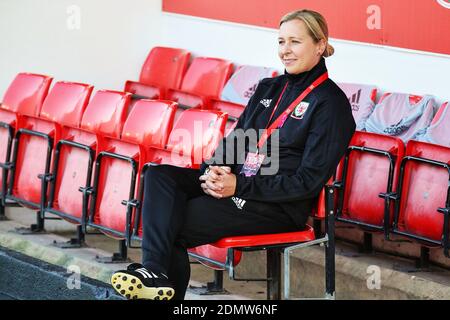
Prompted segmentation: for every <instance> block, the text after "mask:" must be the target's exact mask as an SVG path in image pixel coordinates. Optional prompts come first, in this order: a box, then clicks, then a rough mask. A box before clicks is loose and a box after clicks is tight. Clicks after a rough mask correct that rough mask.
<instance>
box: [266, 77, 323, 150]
mask: <svg viewBox="0 0 450 320" xmlns="http://www.w3.org/2000/svg"><path fill="white" fill-rule="evenodd" d="M327 79H328V72H325V73H324V74H322V75H321V76H320V77H319V78H317V79H316V80H315V81H314V82H313V83H312V84H311V85H310V86H309V87H308V88H306V90H305V91H303V92H302V93H301V94H300V95H299V96H298V98H297V99H295V100H294V102H292V103H291V104H290V105H289V107H287V108H286V110H284V111H283V113H282V114H280V115H279V116H278V118H277V119H276V120H275V121H274V122H273V123H272V124H271V125H270V126H269V128H266V129H265V130H264V132H263V134H262V136H261V138H260V139H259V141H258V144H257V147H258V149H260V148H261V147H262V146H263V144H264V143H265V142H266V141H267V139H268V138H269V137H270V135H271V134H272V132H273V130H274V129H275V128H278V127H280V126H282V125H283V124H284V121H285V120H286V119H287V117H288V116H289V114H290V113H291V112H292V111H294V108H295V107H296V106H297V105H298V104H299V103H300V102H301V101H302V100H303V99H304V98H305V97H306V96H307V95H308V94H310V93H311V91H313V90H314V89H315V88H317V87H318V86H319V85H320V84H322V82H324V81H325V80H327ZM286 87H287V83H286V85H285V86H284V88H283V91H282V92H281V95H280V97H279V98H278V101H277V104H276V105H275V107H274V109H273V111H272V115H271V116H270V119H269V123H270V120H272V117H273V115H274V114H275V110H276V109H277V108H278V104H279V103H280V101H281V97H282V96H283V93H284V91H285V90H286Z"/></svg>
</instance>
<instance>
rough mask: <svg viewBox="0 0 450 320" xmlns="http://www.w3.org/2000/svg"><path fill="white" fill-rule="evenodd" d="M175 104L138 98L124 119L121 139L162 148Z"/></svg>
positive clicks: (165, 142) (171, 121)
mask: <svg viewBox="0 0 450 320" xmlns="http://www.w3.org/2000/svg"><path fill="white" fill-rule="evenodd" d="M176 110H177V104H176V103H174V102H172V101H163V100H139V101H138V102H137V103H136V104H135V106H134V108H133V110H132V111H131V113H130V114H129V115H128V118H127V120H126V121H125V124H124V127H123V131H122V135H121V139H122V140H123V141H127V142H130V143H133V144H141V145H144V146H146V147H157V148H164V147H165V146H166V144H167V140H168V139H169V134H170V132H171V131H172V127H173V120H174V117H175V112H176Z"/></svg>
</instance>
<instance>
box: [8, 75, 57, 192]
mask: <svg viewBox="0 0 450 320" xmlns="http://www.w3.org/2000/svg"><path fill="white" fill-rule="evenodd" d="M51 82H52V78H51V77H48V76H44V75H39V74H32V73H19V74H18V75H16V77H15V78H14V80H13V81H12V82H11V84H10V85H9V87H8V89H7V90H6V92H5V94H4V97H3V101H2V102H1V104H0V122H3V123H4V124H6V125H7V126H10V129H8V128H6V127H4V126H1V127H0V162H8V161H9V160H10V154H11V146H12V139H13V135H14V129H15V127H16V122H17V114H16V113H23V114H29V115H38V114H39V111H40V109H41V106H42V103H43V101H44V99H45V97H46V96H47V93H48V89H49V87H50V84H51ZM2 180H3V177H2V176H0V185H2Z"/></svg>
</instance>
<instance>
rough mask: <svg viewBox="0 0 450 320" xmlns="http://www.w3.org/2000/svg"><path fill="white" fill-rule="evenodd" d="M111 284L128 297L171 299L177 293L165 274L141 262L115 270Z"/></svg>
mask: <svg viewBox="0 0 450 320" xmlns="http://www.w3.org/2000/svg"><path fill="white" fill-rule="evenodd" d="M111 285H112V286H113V288H114V289H115V290H116V291H117V292H118V293H119V294H121V295H122V296H124V297H125V298H127V299H147V300H170V299H172V297H173V295H174V294H175V290H174V289H173V287H172V285H171V284H170V282H169V280H168V279H167V276H166V275H165V274H163V273H156V272H152V271H151V270H149V269H146V268H145V267H144V266H143V265H141V264H139V263H132V264H130V265H129V266H128V267H127V270H119V271H117V272H115V273H114V274H113V275H112V276H111Z"/></svg>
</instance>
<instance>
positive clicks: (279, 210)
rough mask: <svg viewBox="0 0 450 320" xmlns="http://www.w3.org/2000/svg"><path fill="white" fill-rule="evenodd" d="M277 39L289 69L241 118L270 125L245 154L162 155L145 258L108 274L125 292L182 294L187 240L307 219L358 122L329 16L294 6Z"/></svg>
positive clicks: (285, 228) (149, 196) (152, 184)
mask: <svg viewBox="0 0 450 320" xmlns="http://www.w3.org/2000/svg"><path fill="white" fill-rule="evenodd" d="M278 43H279V45H278V47H279V57H280V59H281V61H282V63H283V64H284V66H285V68H286V71H285V74H284V75H281V76H279V77H276V78H267V79H264V80H262V81H261V82H260V83H259V85H258V87H257V89H256V92H255V94H254V95H253V97H252V98H251V99H250V101H249V103H248V105H247V107H246V109H245V112H244V113H243V114H242V116H241V117H240V118H239V120H238V123H237V126H236V129H242V130H244V131H248V130H252V129H253V130H263V131H262V132H260V134H259V136H258V141H257V143H252V142H248V143H246V144H245V154H244V156H245V162H244V163H239V162H237V161H236V160H237V159H236V158H234V159H233V161H229V160H228V159H225V157H219V156H217V155H218V154H219V153H218V152H217V151H218V150H219V148H218V149H217V150H216V157H214V161H215V163H214V165H210V166H207V165H206V164H203V165H202V168H201V169H200V170H193V169H185V168H178V167H173V166H168V165H162V166H154V167H151V168H150V169H149V170H148V171H147V172H146V175H145V191H144V201H143V211H142V213H143V215H142V217H143V218H142V219H143V242H142V253H143V259H142V265H140V264H132V265H130V266H129V267H128V269H127V270H121V271H118V272H116V273H115V274H114V275H113V276H112V278H111V282H112V285H113V287H114V288H115V289H116V290H117V291H118V292H119V293H120V294H122V295H123V296H125V297H127V298H129V299H157V300H159V299H171V298H176V299H183V298H184V295H185V292H186V288H187V286H188V282H189V277H190V267H189V259H188V254H187V248H192V247H196V246H199V245H203V244H207V243H212V242H215V241H217V240H219V239H221V238H223V237H226V236H236V235H254V234H265V233H278V232H291V231H297V230H301V229H302V228H304V227H305V223H306V220H307V218H308V215H309V213H310V212H311V210H312V208H313V206H314V204H315V203H316V198H317V196H318V195H319V193H320V190H321V189H322V188H323V186H324V185H325V183H326V182H327V180H328V179H329V178H330V177H331V175H332V173H333V171H334V170H335V168H336V166H337V164H338V162H339V160H340V158H341V157H342V156H343V155H344V153H345V150H346V149H347V147H348V144H349V142H350V139H351V137H352V135H353V133H354V130H355V122H354V120H353V117H352V113H351V106H350V104H349V102H348V100H347V98H346V96H345V94H344V93H343V92H342V91H341V90H340V89H339V88H338V86H337V85H336V84H335V83H334V82H333V81H332V80H330V79H328V74H327V69H326V66H325V60H324V57H329V56H331V55H332V54H333V51H334V49H333V48H332V47H331V46H330V45H329V44H328V29H327V24H326V21H325V19H324V18H323V17H322V16H321V15H320V14H319V13H317V12H314V11H309V10H302V11H296V12H292V13H289V14H287V15H286V16H284V17H283V18H282V20H281V22H280V28H279V37H278ZM277 130H278V131H277ZM274 132H276V133H277V136H278V137H279V141H278V143H279V148H278V149H277V150H276V151H277V153H278V156H279V159H278V160H277V162H276V165H277V167H278V168H277V170H276V172H275V173H272V174H269V175H268V174H264V169H266V167H267V166H268V165H267V163H265V162H264V161H263V160H264V157H265V156H268V155H269V154H268V153H273V150H272V151H271V152H265V151H262V150H263V149H264V148H265V149H267V148H266V147H267V145H268V144H270V143H271V140H269V138H270V137H273V136H274V135H273V133H274ZM236 139H237V138H236V137H235V136H233V135H230V136H229V137H227V138H226V139H224V141H223V142H224V143H223V144H222V145H221V147H220V148H224V150H226V149H229V147H230V145H233V148H235V142H236V141H235V140H236ZM265 149H264V150H265ZM268 149H270V147H269V148H268ZM222 154H223V152H222ZM221 160H227V162H222V163H221V162H220V161H221ZM272 165H273V164H272Z"/></svg>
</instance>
